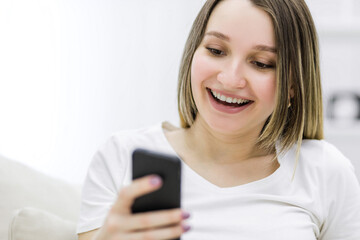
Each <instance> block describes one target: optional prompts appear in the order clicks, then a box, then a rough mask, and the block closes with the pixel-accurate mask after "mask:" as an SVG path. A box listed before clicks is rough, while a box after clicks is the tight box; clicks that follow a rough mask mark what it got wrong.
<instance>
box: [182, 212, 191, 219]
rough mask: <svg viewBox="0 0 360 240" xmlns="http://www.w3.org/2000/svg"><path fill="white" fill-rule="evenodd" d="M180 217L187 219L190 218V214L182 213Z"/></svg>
mask: <svg viewBox="0 0 360 240" xmlns="http://www.w3.org/2000/svg"><path fill="white" fill-rule="evenodd" d="M181 217H182V219H188V218H189V217H190V213H187V212H182V213H181Z"/></svg>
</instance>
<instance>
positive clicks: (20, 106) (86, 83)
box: [0, 0, 360, 184]
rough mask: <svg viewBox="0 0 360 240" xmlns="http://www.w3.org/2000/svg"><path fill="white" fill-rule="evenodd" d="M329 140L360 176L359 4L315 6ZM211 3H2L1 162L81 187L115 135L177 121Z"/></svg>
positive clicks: (341, 0)
mask: <svg viewBox="0 0 360 240" xmlns="http://www.w3.org/2000/svg"><path fill="white" fill-rule="evenodd" d="M307 2H308V4H309V7H310V9H311V11H312V13H313V16H314V19H315V22H316V25H317V27H318V32H319V36H320V48H321V49H320V50H321V64H322V66H321V67H322V78H323V79H322V81H323V88H324V105H325V106H324V107H325V120H326V122H325V137H326V139H327V140H328V141H330V142H332V143H334V144H335V145H336V146H337V147H338V148H339V149H340V150H342V152H343V153H344V154H345V155H346V156H347V157H348V158H350V159H351V161H352V162H353V164H354V166H355V169H356V171H357V175H358V177H359V178H360V157H359V153H360V150H359V148H360V1H359V0H307ZM203 3H204V1H203V0H181V1H180V0H176V1H175V0H173V1H169V0H150V1H149V0H131V1H130V0H33V1H28V0H0V155H3V156H6V157H9V158H12V159H14V160H17V161H20V162H23V163H25V164H26V165H29V166H31V167H33V168H35V169H37V170H39V171H41V172H44V173H46V174H48V175H51V176H53V177H56V178H60V179H63V180H65V181H67V182H71V183H75V184H81V183H82V181H83V180H84V177H85V174H86V171H87V167H88V165H89V163H90V161H91V158H92V156H93V154H94V153H95V151H96V150H97V148H98V147H99V146H100V145H101V144H102V143H103V142H104V141H105V140H106V139H107V138H108V137H109V136H110V135H111V134H112V133H114V132H116V131H119V130H122V129H129V128H138V127H144V126H148V125H152V124H156V123H159V122H161V121H163V120H168V121H170V122H172V123H173V124H178V116H177V105H176V83H177V73H178V66H179V63H180V58H181V54H182V50H183V47H184V43H185V40H186V37H187V34H188V32H189V30H190V27H191V24H192V21H193V20H194V18H195V16H196V14H197V12H198V11H199V10H200V8H201V6H202V4H203Z"/></svg>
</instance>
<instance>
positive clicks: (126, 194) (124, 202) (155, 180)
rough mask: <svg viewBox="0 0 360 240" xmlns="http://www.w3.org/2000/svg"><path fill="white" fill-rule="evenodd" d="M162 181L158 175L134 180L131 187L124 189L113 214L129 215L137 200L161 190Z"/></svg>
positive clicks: (113, 209) (114, 206)
mask: <svg viewBox="0 0 360 240" xmlns="http://www.w3.org/2000/svg"><path fill="white" fill-rule="evenodd" d="M161 185H162V180H161V178H160V177H159V176H157V175H150V176H146V177H142V178H139V179H136V180H134V181H133V182H132V183H131V184H130V185H129V186H126V187H124V188H123V189H122V190H121V191H120V193H119V196H118V199H117V200H116V201H115V203H114V205H113V207H112V208H111V211H112V212H116V213H120V214H129V213H130V210H131V206H132V204H133V203H134V201H135V199H136V198H138V197H140V196H142V195H145V194H148V193H151V192H153V191H155V190H157V189H159V188H160V187H161Z"/></svg>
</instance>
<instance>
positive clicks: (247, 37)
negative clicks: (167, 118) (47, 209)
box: [78, 0, 360, 240]
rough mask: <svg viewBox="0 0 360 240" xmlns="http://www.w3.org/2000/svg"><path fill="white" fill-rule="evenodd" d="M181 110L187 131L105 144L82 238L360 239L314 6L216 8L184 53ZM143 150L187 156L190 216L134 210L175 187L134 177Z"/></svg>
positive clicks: (296, 0)
mask: <svg viewBox="0 0 360 240" xmlns="http://www.w3.org/2000/svg"><path fill="white" fill-rule="evenodd" d="M178 110H179V115H180V120H181V127H179V128H178V127H175V126H172V125H170V124H169V123H163V124H158V125H156V126H153V127H150V128H145V129H140V130H133V131H126V132H121V133H117V134H115V135H114V136H113V137H112V138H111V139H110V140H109V141H108V142H107V143H106V144H105V145H104V146H103V147H101V148H100V150H99V151H98V152H97V154H96V155H95V156H94V159H93V161H92V164H91V166H90V168H89V172H88V176H87V179H86V181H85V185H84V189H83V202H82V210H81V211H82V213H81V217H80V220H79V226H78V233H79V239H80V240H86V239H91V238H92V237H93V239H97V240H106V239H108V240H110V239H175V238H179V237H180V236H181V238H182V239H185V240H186V239H189V240H190V239H249V240H259V239H266V240H272V239H273V240H288V239H292V240H304V239H306V240H316V239H317V240H330V239H331V240H334V239H337V240H340V239H341V240H352V239H360V230H359V226H360V187H359V183H358V181H357V179H356V177H355V174H354V171H353V167H352V165H351V163H350V162H349V160H348V159H346V158H345V157H344V156H343V155H342V154H341V153H340V152H339V151H338V150H337V149H336V148H335V147H334V146H332V145H331V144H329V143H327V142H326V141H324V140H322V138H323V127H322V124H323V119H322V100H321V84H320V70H319V56H318V43H317V34H316V30H315V26H314V23H313V20H312V17H311V14H310V12H309V10H308V8H307V5H306V3H305V2H304V1H303V0H222V1H221V0H208V1H206V3H205V4H204V6H203V8H202V9H201V11H200V12H199V14H198V16H197V18H196V19H195V22H194V24H193V27H192V29H191V31H190V35H189V38H188V40H187V43H186V46H185V50H184V54H183V58H182V62H181V66H180V72H179V82H178ZM138 147H141V148H147V149H151V150H155V151H158V152H162V153H167V154H169V153H170V154H173V155H176V156H178V157H179V158H180V159H181V161H182V168H183V172H182V182H181V194H182V208H181V209H171V210H163V211H157V212H147V213H137V214H132V213H131V206H132V204H133V202H134V201H135V199H136V198H137V197H140V196H142V195H145V194H148V193H150V192H153V191H156V190H157V189H159V188H160V187H162V183H163V182H162V181H166V179H160V178H159V176H154V175H150V176H145V177H143V178H141V179H137V180H135V181H133V182H132V181H131V155H132V152H133V151H134V150H135V148H138ZM149 164H152V163H151V162H149ZM190 215H191V217H190ZM190 226H191V230H190ZM189 230H190V231H189ZM185 232H187V233H186V234H184V235H183V233H185Z"/></svg>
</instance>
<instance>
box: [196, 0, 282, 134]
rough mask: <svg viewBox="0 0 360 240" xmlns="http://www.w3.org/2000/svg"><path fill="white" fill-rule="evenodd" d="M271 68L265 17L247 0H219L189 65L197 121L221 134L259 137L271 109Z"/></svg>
mask: <svg viewBox="0 0 360 240" xmlns="http://www.w3.org/2000/svg"><path fill="white" fill-rule="evenodd" d="M275 68H276V46H275V36H274V29H273V25H272V22H271V18H270V17H269V16H268V15H267V13H265V12H264V11H263V10H261V9H259V8H256V7H254V6H253V5H252V4H251V3H250V1H248V0H225V1H221V2H220V3H219V4H218V5H217V6H216V7H215V9H214V11H213V12H212V14H211V16H210V19H209V22H208V25H207V28H206V31H205V35H204V39H203V40H202V42H201V44H200V46H199V47H198V48H197V50H196V51H195V54H194V57H193V62H192V66H191V84H192V92H193V96H194V100H195V104H196V106H197V109H198V115H197V118H196V121H199V120H201V122H203V123H205V124H206V125H207V126H208V127H210V128H211V129H213V130H215V131H217V132H221V133H227V134H239V133H240V134H248V133H250V132H252V133H256V134H257V135H258V134H259V133H260V131H261V129H262V127H263V125H264V123H265V121H266V119H267V118H268V117H269V116H270V114H271V113H272V112H273V110H274V106H275V81H276V80H275V79H276V76H275V72H276V71H275ZM254 131H255V132H254Z"/></svg>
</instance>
